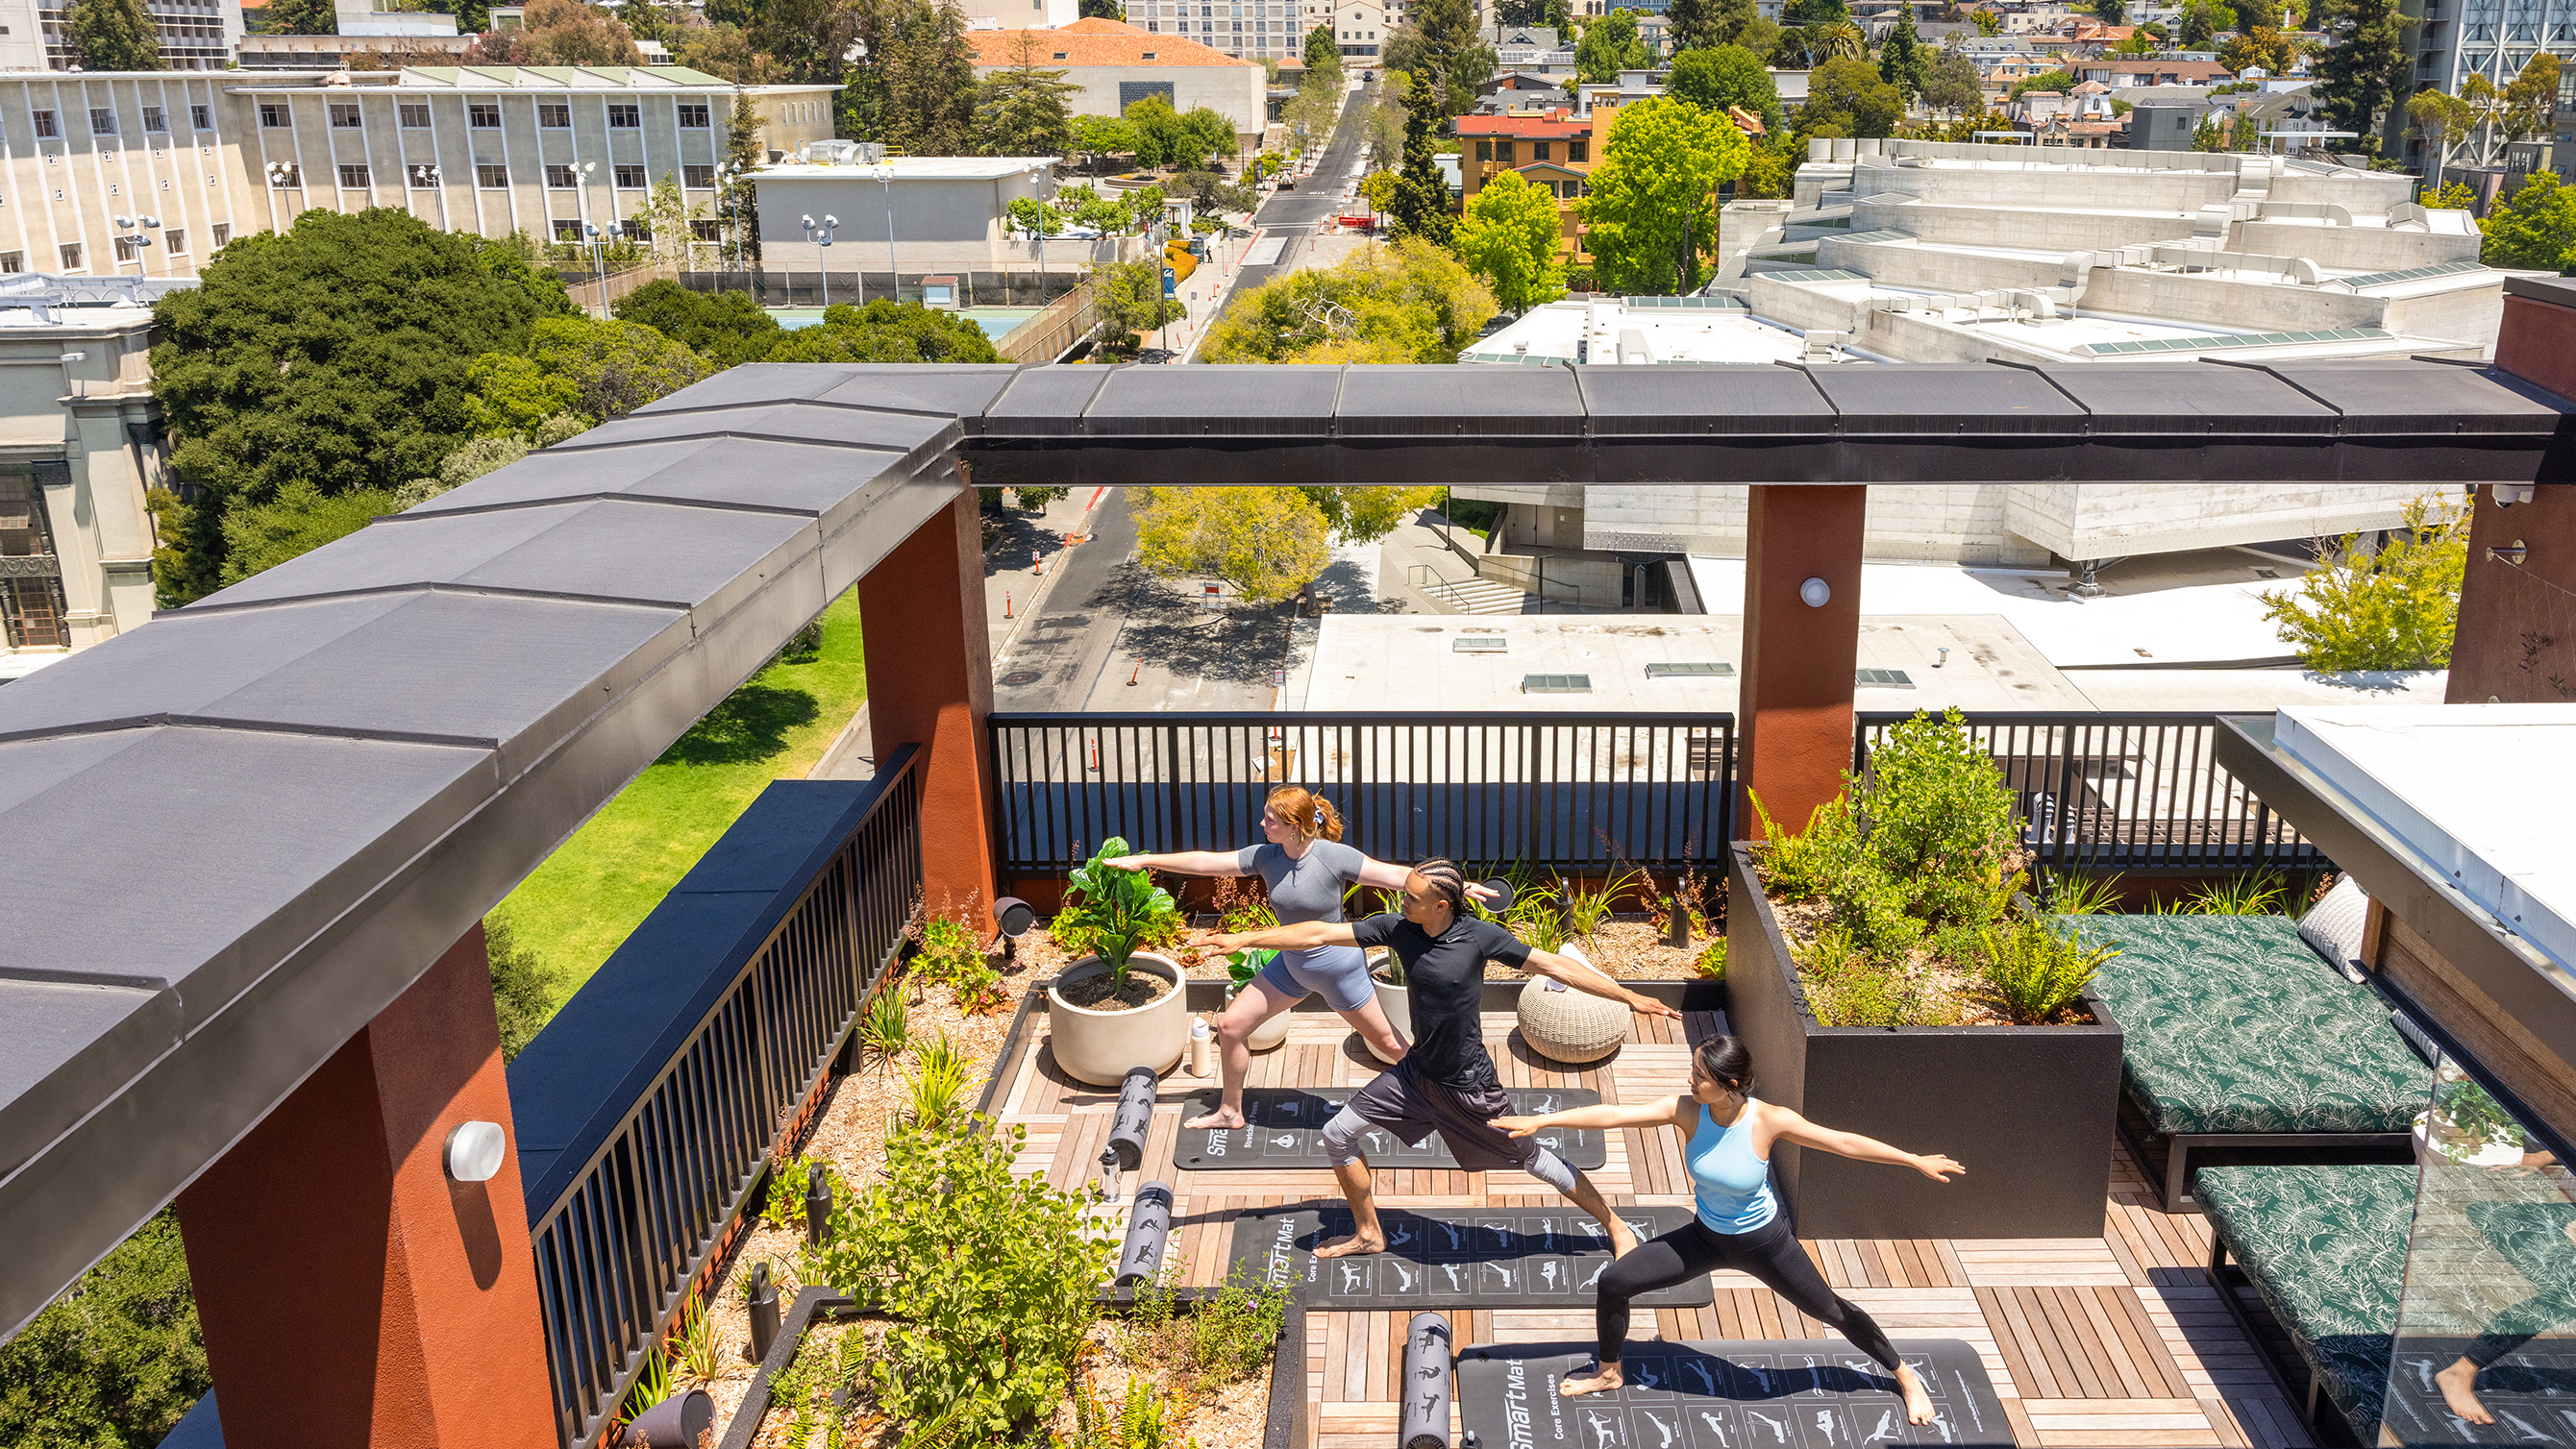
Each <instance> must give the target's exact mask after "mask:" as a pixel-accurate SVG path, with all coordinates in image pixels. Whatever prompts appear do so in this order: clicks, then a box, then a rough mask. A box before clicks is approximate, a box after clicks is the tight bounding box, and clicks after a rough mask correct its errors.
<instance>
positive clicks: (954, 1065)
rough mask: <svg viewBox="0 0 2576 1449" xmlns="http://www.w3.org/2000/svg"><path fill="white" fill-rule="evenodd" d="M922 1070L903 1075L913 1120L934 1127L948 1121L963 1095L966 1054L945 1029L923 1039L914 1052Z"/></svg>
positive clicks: (964, 1091) (964, 1093) (967, 1064)
mask: <svg viewBox="0 0 2576 1449" xmlns="http://www.w3.org/2000/svg"><path fill="white" fill-rule="evenodd" d="M914 1055H915V1057H916V1058H917V1059H918V1060H919V1061H920V1063H921V1070H920V1071H918V1072H916V1073H914V1074H913V1075H911V1076H909V1077H906V1078H904V1085H905V1087H906V1088H907V1089H908V1090H909V1092H910V1094H911V1097H912V1120H913V1121H914V1122H915V1123H917V1124H919V1125H921V1126H924V1127H935V1126H938V1125H939V1124H941V1123H944V1122H946V1121H948V1120H949V1118H950V1117H952V1116H954V1115H955V1114H956V1111H957V1104H958V1103H959V1102H960V1101H961V1100H963V1099H964V1097H965V1095H966V1073H967V1069H968V1066H969V1063H968V1062H967V1060H966V1053H965V1052H964V1051H962V1050H960V1049H959V1048H958V1046H957V1044H956V1043H955V1042H953V1041H951V1040H949V1039H948V1034H947V1033H946V1032H941V1033H940V1034H939V1035H937V1036H935V1037H932V1038H931V1039H930V1040H928V1041H926V1042H923V1043H922V1044H921V1046H920V1048H919V1049H918V1050H917V1051H916V1052H915V1053H914Z"/></svg>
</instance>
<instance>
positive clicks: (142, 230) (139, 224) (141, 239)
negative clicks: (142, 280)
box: [116, 216, 161, 277]
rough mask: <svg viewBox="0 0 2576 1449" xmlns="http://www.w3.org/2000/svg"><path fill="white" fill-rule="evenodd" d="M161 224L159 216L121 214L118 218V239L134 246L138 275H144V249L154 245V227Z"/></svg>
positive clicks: (136, 272)
mask: <svg viewBox="0 0 2576 1449" xmlns="http://www.w3.org/2000/svg"><path fill="white" fill-rule="evenodd" d="M160 224H161V218H159V217H157V216H120V217H118V218H116V229H117V231H118V232H119V233H120V234H119V235H118V237H117V238H116V239H117V240H118V241H121V242H123V243H125V244H126V245H127V246H130V247H132V248H134V275H136V276H138V277H139V276H142V275H143V273H144V266H143V250H144V248H146V247H149V246H150V245H152V236H151V231H152V228H154V227H156V226H159V225H160ZM117 265H118V266H123V265H124V263H122V262H119V263H117Z"/></svg>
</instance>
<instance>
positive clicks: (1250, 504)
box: [1136, 488, 1332, 604]
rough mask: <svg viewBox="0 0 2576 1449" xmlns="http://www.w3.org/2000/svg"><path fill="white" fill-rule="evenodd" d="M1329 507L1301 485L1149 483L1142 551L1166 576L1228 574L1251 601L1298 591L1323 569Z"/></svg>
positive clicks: (1140, 523) (1139, 508) (1139, 505)
mask: <svg viewBox="0 0 2576 1449" xmlns="http://www.w3.org/2000/svg"><path fill="white" fill-rule="evenodd" d="M1325 533H1326V525H1325V522H1324V513H1323V510H1322V509H1319V508H1317V507H1316V506H1315V504H1314V502H1313V500H1311V499H1309V498H1308V497H1306V495H1305V493H1304V492H1303V491H1301V490H1299V489H1295V488H1146V489H1141V490H1139V492H1138V496H1137V500H1136V537H1137V545H1138V554H1139V557H1141V558H1142V559H1143V560H1144V563H1145V567H1147V568H1149V569H1151V570H1153V571H1154V572H1155V573H1158V574H1161V575H1163V576H1165V577H1166V578H1176V577H1181V576H1184V575H1198V576H1202V577H1209V578H1216V579H1221V580H1223V581H1224V582H1226V583H1228V584H1231V585H1233V586H1234V590H1235V592H1236V593H1238V594H1240V595H1241V596H1242V597H1243V599H1244V600H1245V601H1246V602H1248V603H1255V604H1274V603H1277V602H1279V601H1281V600H1283V599H1288V598H1293V597H1295V596H1296V593H1297V591H1298V590H1299V589H1302V588H1304V587H1305V586H1306V585H1307V584H1308V583H1310V582H1312V581H1313V579H1314V577H1315V575H1317V574H1319V573H1322V572H1323V571H1324V565H1325V564H1326V563H1327V562H1329V561H1330V560H1331V558H1332V555H1331V553H1330V552H1329V551H1328V550H1327V549H1326V548H1325V545H1324V537H1325Z"/></svg>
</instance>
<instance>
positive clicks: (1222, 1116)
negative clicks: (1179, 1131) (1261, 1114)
mask: <svg viewBox="0 0 2576 1449" xmlns="http://www.w3.org/2000/svg"><path fill="white" fill-rule="evenodd" d="M1181 1125H1182V1126H1184V1127H1190V1128H1198V1127H1216V1128H1233V1127H1240V1126H1242V1125H1243V1110H1242V1109H1241V1108H1239V1107H1219V1108H1217V1109H1216V1110H1215V1111H1213V1112H1201V1113H1200V1114H1198V1115H1197V1116H1195V1117H1192V1118H1191V1119H1189V1120H1188V1121H1186V1122H1184V1123H1182V1124H1181Z"/></svg>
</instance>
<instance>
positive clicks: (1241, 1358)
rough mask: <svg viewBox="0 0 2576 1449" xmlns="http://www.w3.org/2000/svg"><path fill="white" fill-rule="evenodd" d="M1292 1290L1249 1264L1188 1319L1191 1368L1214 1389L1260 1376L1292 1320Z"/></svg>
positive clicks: (1230, 1277)
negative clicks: (1261, 1273) (1267, 1277)
mask: <svg viewBox="0 0 2576 1449" xmlns="http://www.w3.org/2000/svg"><path fill="white" fill-rule="evenodd" d="M1290 1291H1291V1290H1290V1289H1289V1287H1288V1285H1287V1284H1285V1283H1276V1284H1274V1283H1271V1282H1269V1281H1268V1280H1266V1279H1264V1278H1263V1277H1261V1276H1260V1275H1259V1274H1257V1273H1255V1272H1253V1271H1252V1270H1251V1269H1250V1268H1249V1266H1245V1267H1239V1268H1237V1269H1236V1270H1235V1271H1234V1272H1233V1274H1231V1275H1230V1276H1228V1278H1227V1279H1226V1282H1225V1286H1224V1287H1223V1288H1222V1289H1220V1290H1218V1292H1217V1295H1216V1297H1215V1298H1213V1299H1211V1300H1208V1301H1206V1302H1203V1303H1201V1304H1200V1305H1199V1306H1198V1311H1197V1312H1195V1313H1192V1314H1191V1315H1190V1318H1189V1328H1190V1333H1189V1357H1190V1365H1191V1367H1192V1368H1193V1369H1195V1370H1196V1371H1197V1372H1198V1373H1200V1374H1201V1375H1204V1376H1205V1377H1206V1380H1207V1382H1208V1386H1209V1387H1218V1386H1222V1385H1224V1384H1229V1383H1236V1382H1239V1381H1241V1380H1243V1379H1248V1378H1250V1377H1252V1376H1253V1375H1254V1374H1257V1373H1259V1372H1261V1368H1262V1365H1264V1364H1267V1363H1268V1362H1270V1354H1271V1351H1272V1350H1273V1349H1274V1348H1276V1347H1277V1346H1278V1343H1279V1332H1280V1329H1281V1327H1282V1326H1283V1325H1285V1324H1286V1323H1287V1321H1288V1298H1289V1294H1290Z"/></svg>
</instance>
